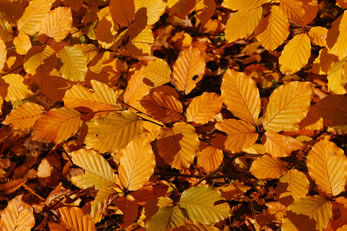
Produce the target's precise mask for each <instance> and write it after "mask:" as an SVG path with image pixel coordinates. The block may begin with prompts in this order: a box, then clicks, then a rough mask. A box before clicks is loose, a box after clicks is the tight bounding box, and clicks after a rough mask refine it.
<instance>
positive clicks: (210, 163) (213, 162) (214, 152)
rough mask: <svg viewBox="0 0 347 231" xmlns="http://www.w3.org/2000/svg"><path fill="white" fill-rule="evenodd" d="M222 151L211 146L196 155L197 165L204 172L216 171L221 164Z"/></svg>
mask: <svg viewBox="0 0 347 231" xmlns="http://www.w3.org/2000/svg"><path fill="white" fill-rule="evenodd" d="M223 157H224V156H223V151H222V150H220V149H219V148H216V147H213V146H211V145H209V146H207V147H206V148H204V149H203V150H202V151H200V152H199V153H198V162H197V165H198V166H200V167H202V168H203V169H205V171H206V172H211V171H214V170H216V169H217V168H218V167H219V166H220V165H221V164H222V162H223Z"/></svg>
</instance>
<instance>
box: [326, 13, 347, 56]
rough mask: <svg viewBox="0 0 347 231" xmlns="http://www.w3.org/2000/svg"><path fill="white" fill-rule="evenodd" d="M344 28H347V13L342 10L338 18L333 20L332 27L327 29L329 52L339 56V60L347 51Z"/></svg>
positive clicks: (346, 54)
mask: <svg viewBox="0 0 347 231" xmlns="http://www.w3.org/2000/svg"><path fill="white" fill-rule="evenodd" d="M346 29H347V13H346V12H344V13H343V14H342V15H341V16H339V18H338V19H336V20H335V21H334V23H333V24H332V28H331V29H330V30H329V31H328V38H327V45H328V48H329V53H330V54H333V55H336V56H337V57H338V58H339V60H341V59H343V58H345V57H346V56H347V52H346V40H347V30H346ZM336 30H337V31H336ZM336 33H337V35H336ZM336 37H337V38H336Z"/></svg>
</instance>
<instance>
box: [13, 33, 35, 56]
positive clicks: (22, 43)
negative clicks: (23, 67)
mask: <svg viewBox="0 0 347 231" xmlns="http://www.w3.org/2000/svg"><path fill="white" fill-rule="evenodd" d="M13 44H14V45H15V46H16V52H17V53H18V54H20V55H25V54H26V53H27V52H28V50H29V49H30V48H31V41H30V37H29V36H28V35H27V34H25V33H22V32H19V34H18V35H17V36H16V37H15V38H14V39H13Z"/></svg>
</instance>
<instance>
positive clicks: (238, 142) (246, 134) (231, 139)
mask: <svg viewBox="0 0 347 231" xmlns="http://www.w3.org/2000/svg"><path fill="white" fill-rule="evenodd" d="M215 127H216V128H217V129H218V130H221V131H223V132H225V133H226V134H227V135H228V137H227V139H226V141H225V143H224V146H225V148H226V149H227V150H229V151H231V152H239V151H241V150H242V149H245V148H248V147H250V146H251V145H252V144H254V143H255V142H256V140H257V139H258V133H257V132H256V130H255V127H254V126H253V125H251V124H249V123H247V122H244V121H242V120H235V119H224V120H222V122H219V123H217V124H216V126H215Z"/></svg>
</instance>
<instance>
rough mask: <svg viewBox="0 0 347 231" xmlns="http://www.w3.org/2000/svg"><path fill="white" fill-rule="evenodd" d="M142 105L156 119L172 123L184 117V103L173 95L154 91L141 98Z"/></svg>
mask: <svg viewBox="0 0 347 231" xmlns="http://www.w3.org/2000/svg"><path fill="white" fill-rule="evenodd" d="M141 105H142V107H143V108H144V109H145V110H146V112H147V113H148V114H149V115H150V116H152V117H153V118H154V119H156V120H159V121H162V122H164V123H172V122H176V121H180V120H183V119H184V116H183V107H182V103H181V102H180V101H179V100H178V99H177V98H176V97H174V96H173V95H169V94H166V93H164V92H161V91H154V92H152V93H150V94H148V95H147V96H145V97H143V98H142V100H141Z"/></svg>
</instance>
